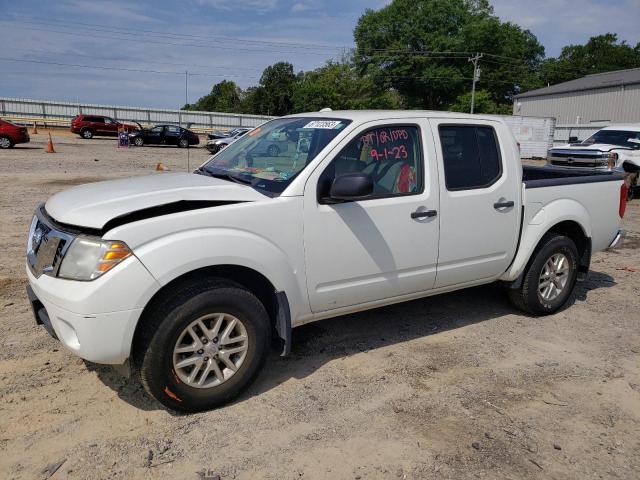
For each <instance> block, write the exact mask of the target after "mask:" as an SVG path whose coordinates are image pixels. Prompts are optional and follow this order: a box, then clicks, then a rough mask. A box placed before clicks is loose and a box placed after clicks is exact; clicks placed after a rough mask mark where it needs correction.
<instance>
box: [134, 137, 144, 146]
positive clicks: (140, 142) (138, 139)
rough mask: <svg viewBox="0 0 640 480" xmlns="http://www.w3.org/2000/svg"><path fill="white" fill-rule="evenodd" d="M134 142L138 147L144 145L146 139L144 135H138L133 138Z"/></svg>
mask: <svg viewBox="0 0 640 480" xmlns="http://www.w3.org/2000/svg"><path fill="white" fill-rule="evenodd" d="M133 144H134V145H135V146H136V147H142V146H143V145H144V139H143V138H142V137H136V138H134V139H133Z"/></svg>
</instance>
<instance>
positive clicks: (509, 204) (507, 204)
mask: <svg viewBox="0 0 640 480" xmlns="http://www.w3.org/2000/svg"><path fill="white" fill-rule="evenodd" d="M514 205H515V203H513V200H509V201H508V202H497V203H494V204H493V208H495V209H496V210H498V209H499V208H511V207H513V206H514Z"/></svg>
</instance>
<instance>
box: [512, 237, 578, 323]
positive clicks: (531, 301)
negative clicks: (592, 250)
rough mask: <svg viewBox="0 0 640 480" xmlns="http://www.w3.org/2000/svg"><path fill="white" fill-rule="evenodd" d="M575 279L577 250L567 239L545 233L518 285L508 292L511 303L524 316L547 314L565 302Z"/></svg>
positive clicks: (576, 274)
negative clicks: (522, 312)
mask: <svg viewBox="0 0 640 480" xmlns="http://www.w3.org/2000/svg"><path fill="white" fill-rule="evenodd" d="M577 278H578V249H577V248H576V245H575V243H574V242H573V240H571V239H570V238H569V237H566V236H564V235H559V234H555V233H548V234H546V235H545V236H544V237H542V240H540V244H539V245H538V247H537V248H536V250H535V251H534V253H533V255H532V258H531V260H530V262H529V265H528V267H527V270H526V271H525V274H524V278H523V281H522V285H521V286H520V287H519V288H515V289H509V297H510V299H511V301H512V303H513V304H514V305H515V306H516V307H517V308H519V309H520V310H523V311H525V312H527V313H531V314H534V315H549V314H551V313H554V312H556V311H558V310H559V309H560V308H562V306H563V305H564V304H565V303H566V302H567V300H568V299H569V297H570V296H571V293H572V292H573V288H574V286H575V284H576V279H577Z"/></svg>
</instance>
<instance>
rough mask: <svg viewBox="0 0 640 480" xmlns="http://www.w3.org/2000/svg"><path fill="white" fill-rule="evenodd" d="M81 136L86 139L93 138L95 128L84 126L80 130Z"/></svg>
mask: <svg viewBox="0 0 640 480" xmlns="http://www.w3.org/2000/svg"><path fill="white" fill-rule="evenodd" d="M80 136H81V137H82V138H84V139H85V140H90V139H92V138H93V130H91V129H90V128H83V129H82V130H80Z"/></svg>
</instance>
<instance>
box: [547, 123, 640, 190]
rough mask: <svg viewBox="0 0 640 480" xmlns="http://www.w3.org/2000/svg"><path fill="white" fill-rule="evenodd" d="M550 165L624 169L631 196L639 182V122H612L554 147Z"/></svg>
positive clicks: (549, 156)
mask: <svg viewBox="0 0 640 480" xmlns="http://www.w3.org/2000/svg"><path fill="white" fill-rule="evenodd" d="M547 162H548V163H549V165H554V166H558V167H565V168H592V169H597V170H604V171H619V172H624V176H625V181H626V183H627V187H628V189H629V198H632V196H633V194H634V190H637V188H638V185H640V178H639V177H640V124H629V125H611V126H608V127H605V128H603V129H602V130H599V131H597V132H596V133H595V134H593V135H592V136H590V137H589V138H587V139H586V140H585V141H583V142H580V143H569V144H567V145H561V146H558V147H554V148H551V149H550V150H549V153H548V155H547Z"/></svg>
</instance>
